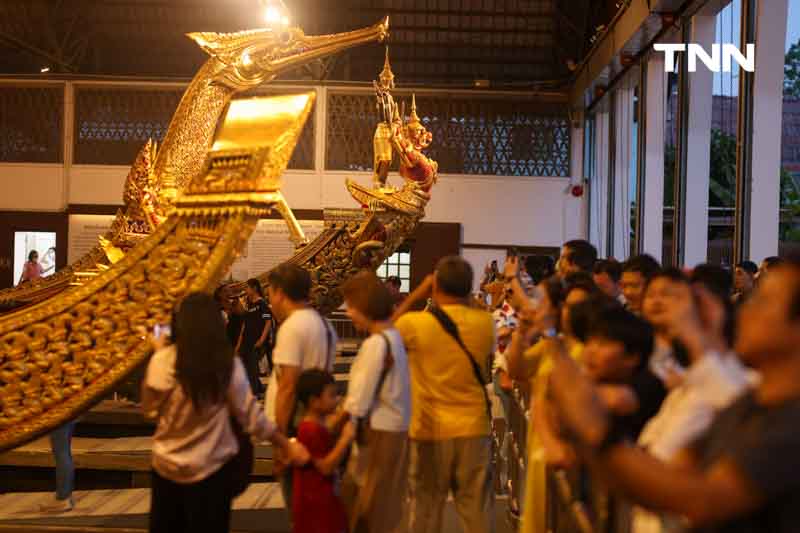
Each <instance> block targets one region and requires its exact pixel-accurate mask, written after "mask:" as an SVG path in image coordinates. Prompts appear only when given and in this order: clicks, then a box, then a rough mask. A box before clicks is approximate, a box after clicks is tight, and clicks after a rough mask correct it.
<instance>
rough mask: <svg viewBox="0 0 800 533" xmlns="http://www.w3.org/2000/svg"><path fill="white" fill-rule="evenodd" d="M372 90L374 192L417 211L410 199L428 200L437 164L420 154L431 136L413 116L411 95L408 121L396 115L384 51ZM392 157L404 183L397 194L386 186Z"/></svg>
mask: <svg viewBox="0 0 800 533" xmlns="http://www.w3.org/2000/svg"><path fill="white" fill-rule="evenodd" d="M373 86H374V87H375V94H376V96H377V108H378V112H379V117H380V122H378V124H377V125H376V127H375V134H374V135H373V138H372V148H373V158H374V162H373V173H372V181H373V185H374V190H375V192H376V193H377V194H379V195H382V196H387V195H398V197H399V199H401V200H403V199H405V200H412V201H413V205H414V206H416V207H419V204H418V202H417V201H415V200H413V197H414V196H417V197H421V198H424V199H425V200H426V201H427V200H428V199H429V198H430V190H431V187H433V185H434V183H436V178H437V176H438V173H439V164H438V163H437V162H436V161H434V160H433V159H430V158H429V157H428V156H426V155H425V154H424V153H423V150H425V149H426V148H428V147H429V146H430V144H431V142H432V140H433V135H432V134H431V133H430V132H429V131H428V130H427V129H426V128H425V126H424V125H423V124H422V121H421V120H420V118H419V115H418V114H417V99H416V95H413V94H412V95H411V115H410V116H409V118H408V121H406V122H404V116H403V115H404V114H405V113H403V112H398V106H397V102H395V99H394V96H393V95H392V91H393V90H394V88H395V83H394V73H393V72H392V67H391V65H390V63H389V49H388V48H387V49H386V58H385V59H384V63H383V70H382V71H381V73H380V74H379V75H378V80H376V81H374V82H373ZM395 154H397V156H398V159H399V161H400V168H399V171H400V176H401V177H402V178H403V179H404V180H405V182H406V184H405V186H404V187H403V189H402V190H401V191H397V190H396V189H395V188H394V187H391V186H389V185H388V184H387V178H388V177H389V170H390V168H391V166H392V161H393V160H394V155H395ZM349 185H352V183H349ZM351 193H352V188H351Z"/></svg>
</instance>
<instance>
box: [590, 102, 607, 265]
mask: <svg viewBox="0 0 800 533" xmlns="http://www.w3.org/2000/svg"><path fill="white" fill-rule="evenodd" d="M608 118H609V117H608V98H605V99H603V101H602V102H601V103H600V104H599V105H598V108H597V111H596V112H595V118H594V147H593V148H594V149H593V150H592V157H593V158H594V175H593V176H592V180H591V181H590V183H589V189H590V194H591V201H590V202H589V220H590V221H591V226H590V227H589V242H591V243H592V244H593V245H594V246H595V247H596V248H597V251H598V252H599V254H600V256H601V257H605V255H606V243H607V242H608V216H607V214H608V145H609V135H608V134H609V131H608V123H609V120H608Z"/></svg>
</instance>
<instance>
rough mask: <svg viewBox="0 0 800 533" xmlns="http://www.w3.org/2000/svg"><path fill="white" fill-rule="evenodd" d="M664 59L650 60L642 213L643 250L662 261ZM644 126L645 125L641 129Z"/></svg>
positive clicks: (665, 103) (664, 122) (665, 79)
mask: <svg viewBox="0 0 800 533" xmlns="http://www.w3.org/2000/svg"><path fill="white" fill-rule="evenodd" d="M666 85H667V76H666V74H665V73H664V56H663V55H662V54H652V55H651V56H650V58H649V60H648V61H647V94H646V95H645V99H644V101H645V105H646V108H645V110H644V111H645V114H646V121H645V128H643V130H644V131H642V130H640V131H641V133H642V134H643V135H644V136H645V150H644V154H642V156H643V157H644V161H645V173H644V179H642V180H641V181H642V182H643V183H644V207H643V208H642V210H641V213H642V221H641V224H640V227H641V228H642V229H641V231H642V235H641V239H642V249H643V251H644V253H646V254H650V255H652V256H653V257H655V258H656V260H658V261H659V262H660V261H662V255H663V246H664V244H663V241H664V143H665V140H664V125H665V124H666V107H667V98H666ZM640 127H641V126H640Z"/></svg>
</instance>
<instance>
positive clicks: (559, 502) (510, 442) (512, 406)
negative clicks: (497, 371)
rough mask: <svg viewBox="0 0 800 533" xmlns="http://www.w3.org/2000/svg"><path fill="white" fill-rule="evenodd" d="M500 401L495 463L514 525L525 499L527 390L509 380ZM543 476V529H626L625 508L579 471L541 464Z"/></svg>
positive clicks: (569, 532)
mask: <svg viewBox="0 0 800 533" xmlns="http://www.w3.org/2000/svg"><path fill="white" fill-rule="evenodd" d="M506 405H507V406H508V407H507V408H508V412H506V421H505V422H506V423H505V424H497V423H495V424H494V425H493V429H494V440H495V445H496V446H495V450H496V452H495V465H496V472H497V476H498V482H499V485H500V489H501V490H502V491H503V492H505V493H507V495H508V520H509V522H510V523H511V525H512V526H513V527H514V528H515V529H517V528H519V526H520V523H521V517H522V514H523V502H525V501H526V497H525V484H526V480H527V474H528V453H529V452H528V427H529V424H530V422H531V416H532V415H531V411H530V391H528V390H525V389H524V388H523V387H522V386H520V385H519V384H515V386H514V389H513V390H512V392H511V394H510V398H509V401H508V402H507V404H506ZM546 475H547V481H546V483H545V490H546V491H547V494H546V502H547V505H546V513H547V516H546V518H545V524H546V528H547V531H548V533H629V531H630V528H629V524H628V514H629V513H628V510H627V506H626V505H625V504H624V503H620V502H617V501H616V500H615V499H613V498H611V497H610V496H609V494H608V492H607V491H606V490H605V489H604V488H603V487H602V486H600V485H599V484H597V483H594V482H593V480H592V479H591V478H590V477H589V476H588V472H587V471H586V470H585V469H583V468H576V469H573V470H563V469H554V468H547V474H546ZM528 499H529V498H528Z"/></svg>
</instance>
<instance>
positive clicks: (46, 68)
mask: <svg viewBox="0 0 800 533" xmlns="http://www.w3.org/2000/svg"><path fill="white" fill-rule="evenodd" d="M39 72H41V73H42V74H47V73H48V72H50V67H42V68H40V69H39Z"/></svg>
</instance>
